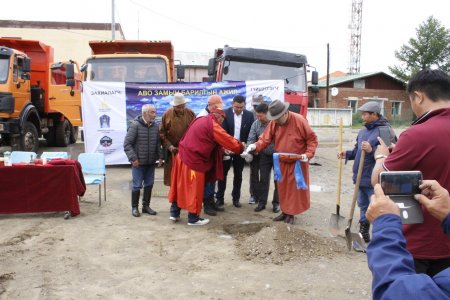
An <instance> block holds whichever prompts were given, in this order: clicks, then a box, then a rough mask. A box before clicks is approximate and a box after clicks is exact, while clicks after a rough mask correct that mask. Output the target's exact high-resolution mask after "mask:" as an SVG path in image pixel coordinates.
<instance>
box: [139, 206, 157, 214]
mask: <svg viewBox="0 0 450 300" xmlns="http://www.w3.org/2000/svg"><path fill="white" fill-rule="evenodd" d="M142 213H143V214H149V215H152V216H154V215H156V211H154V210H153V209H151V208H150V206H148V205H144V206H142Z"/></svg>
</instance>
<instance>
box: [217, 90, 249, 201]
mask: <svg viewBox="0 0 450 300" xmlns="http://www.w3.org/2000/svg"><path fill="white" fill-rule="evenodd" d="M244 107H245V98H244V97H243V96H241V95H236V96H235V97H234V98H233V102H232V106H231V107H230V108H228V109H226V110H225V117H226V118H225V121H224V122H223V123H222V127H223V129H225V131H226V132H227V133H228V134H229V135H231V136H233V137H234V138H235V139H237V140H238V141H239V142H244V143H246V142H247V139H248V134H249V132H250V128H251V127H252V124H253V121H254V120H255V119H254V116H253V113H252V112H250V111H248V110H246V109H245V108H244ZM225 153H226V154H229V155H230V159H228V160H225V159H224V161H223V177H224V179H223V180H219V181H218V190H217V193H216V198H217V201H216V203H217V205H219V206H221V205H223V204H224V196H225V188H226V186H227V175H228V171H229V170H230V167H231V165H233V173H234V178H233V191H232V193H231V196H232V198H233V205H234V206H235V207H241V204H240V203H239V200H240V198H241V185H242V171H243V170H244V165H245V160H244V159H243V158H242V157H241V156H240V155H239V154H236V153H230V152H228V151H227V150H225Z"/></svg>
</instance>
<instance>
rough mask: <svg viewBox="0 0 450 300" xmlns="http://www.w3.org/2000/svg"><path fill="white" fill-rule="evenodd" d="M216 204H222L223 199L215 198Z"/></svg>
mask: <svg viewBox="0 0 450 300" xmlns="http://www.w3.org/2000/svg"><path fill="white" fill-rule="evenodd" d="M216 205H217V206H219V207H220V206H223V205H224V201H223V199H217V200H216Z"/></svg>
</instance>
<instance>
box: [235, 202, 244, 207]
mask: <svg viewBox="0 0 450 300" xmlns="http://www.w3.org/2000/svg"><path fill="white" fill-rule="evenodd" d="M233 205H234V207H237V208H239V207H241V206H242V205H241V204H240V203H239V202H233Z"/></svg>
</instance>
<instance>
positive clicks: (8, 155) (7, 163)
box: [3, 151, 12, 166]
mask: <svg viewBox="0 0 450 300" xmlns="http://www.w3.org/2000/svg"><path fill="white" fill-rule="evenodd" d="M3 157H4V158H5V166H11V165H12V163H11V152H9V151H5V152H4V153H3Z"/></svg>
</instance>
